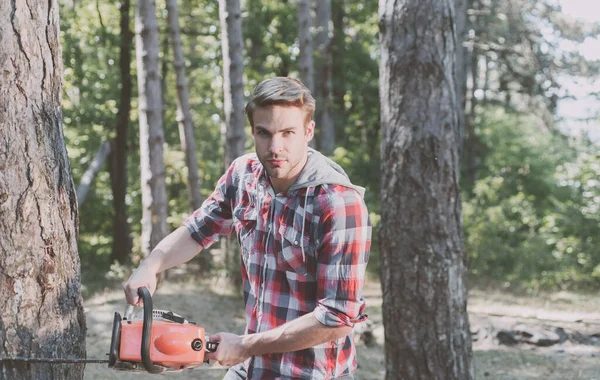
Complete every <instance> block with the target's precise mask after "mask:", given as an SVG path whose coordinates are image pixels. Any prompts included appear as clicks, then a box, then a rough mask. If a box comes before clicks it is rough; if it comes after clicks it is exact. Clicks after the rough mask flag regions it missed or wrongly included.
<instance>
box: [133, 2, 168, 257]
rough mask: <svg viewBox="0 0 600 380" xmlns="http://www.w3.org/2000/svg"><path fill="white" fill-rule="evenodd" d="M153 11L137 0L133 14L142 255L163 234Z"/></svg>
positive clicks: (164, 211)
mask: <svg viewBox="0 0 600 380" xmlns="http://www.w3.org/2000/svg"><path fill="white" fill-rule="evenodd" d="M155 9H156V4H155V2H154V0H138V1H137V6H136V14H135V25H136V27H135V28H136V38H135V42H136V57H137V59H136V61H137V73H138V94H139V95H138V96H139V100H138V104H139V106H138V108H139V119H140V172H141V181H142V253H143V254H144V255H148V254H149V253H150V252H151V251H152V249H153V248H154V247H155V246H156V244H158V242H159V241H161V240H162V239H163V238H164V237H165V236H166V234H167V222H166V220H167V191H166V185H165V164H164V158H163V143H164V140H165V139H164V134H163V120H162V97H161V84H160V76H159V62H158V46H159V44H158V26H157V23H156V14H155Z"/></svg>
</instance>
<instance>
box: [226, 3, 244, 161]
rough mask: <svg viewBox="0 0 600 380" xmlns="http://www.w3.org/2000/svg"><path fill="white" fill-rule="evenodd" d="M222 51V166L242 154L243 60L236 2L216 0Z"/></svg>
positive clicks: (238, 6) (239, 21) (239, 14)
mask: <svg viewBox="0 0 600 380" xmlns="http://www.w3.org/2000/svg"><path fill="white" fill-rule="evenodd" d="M219 15H220V18H221V49H222V51H223V97H224V104H223V108H224V111H225V123H226V125H227V132H226V141H225V167H228V166H229V164H231V162H233V160H235V159H236V158H237V157H239V156H241V155H243V154H244V152H245V143H246V133H245V131H244V125H245V119H244V78H243V75H244V61H243V56H242V51H243V46H242V42H243V39H242V15H241V11H240V1H239V0H219Z"/></svg>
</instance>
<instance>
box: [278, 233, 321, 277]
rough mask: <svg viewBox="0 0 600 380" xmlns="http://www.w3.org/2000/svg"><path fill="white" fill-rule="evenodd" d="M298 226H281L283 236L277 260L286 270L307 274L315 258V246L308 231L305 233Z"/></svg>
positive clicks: (302, 274) (301, 274)
mask: <svg viewBox="0 0 600 380" xmlns="http://www.w3.org/2000/svg"><path fill="white" fill-rule="evenodd" d="M298 227H299V226H285V225H282V226H281V227H280V232H281V237H282V238H281V242H280V244H279V248H280V249H279V252H278V253H279V255H278V257H277V260H278V261H279V264H280V265H281V266H282V267H283V268H284V269H285V270H286V271H292V272H295V273H296V274H298V275H300V276H306V275H307V274H308V272H309V271H308V268H309V266H310V263H311V262H312V261H313V260H314V253H315V248H314V244H313V243H312V242H311V239H310V238H309V237H308V236H306V233H305V234H304V235H303V234H302V230H301V229H300V228H298ZM305 232H306V231H305Z"/></svg>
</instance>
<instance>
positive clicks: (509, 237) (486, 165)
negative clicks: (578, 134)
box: [463, 107, 600, 287]
mask: <svg viewBox="0 0 600 380" xmlns="http://www.w3.org/2000/svg"><path fill="white" fill-rule="evenodd" d="M484 114H485V116H481V120H480V123H479V124H478V126H479V131H478V132H479V133H478V135H479V136H480V138H481V139H482V142H483V143H484V145H485V148H486V154H485V156H484V158H483V161H482V163H481V168H480V170H479V173H480V178H479V179H478V180H477V181H476V183H475V187H474V190H473V195H472V196H471V197H470V198H467V197H468V195H466V196H465V201H464V206H463V216H464V229H465V243H466V247H467V250H468V252H469V255H470V270H471V273H472V274H473V275H475V276H476V277H480V278H488V279H492V280H501V281H509V282H516V283H521V284H526V285H530V286H534V287H539V286H546V287H548V286H551V287H555V286H560V287H569V286H571V287H585V286H592V285H597V284H598V283H599V282H598V280H599V277H600V276H598V272H599V270H600V266H599V264H600V249H599V247H600V245H599V241H598V236H600V223H599V221H600V220H599V217H598V209H599V207H600V196H599V192H598V190H599V183H598V180H597V179H598V178H600V170H599V169H600V156H599V155H598V154H593V153H592V152H593V149H592V146H588V147H587V148H584V147H582V146H578V145H577V144H580V143H579V142H569V141H567V140H566V139H565V138H564V137H563V136H561V135H558V134H555V133H551V132H549V131H546V130H543V129H539V128H537V127H536V126H535V124H534V123H532V120H531V119H528V118H527V117H524V116H518V115H515V114H506V113H505V111H504V110H503V109H499V108H493V107H490V108H489V109H486V112H485V113H484Z"/></svg>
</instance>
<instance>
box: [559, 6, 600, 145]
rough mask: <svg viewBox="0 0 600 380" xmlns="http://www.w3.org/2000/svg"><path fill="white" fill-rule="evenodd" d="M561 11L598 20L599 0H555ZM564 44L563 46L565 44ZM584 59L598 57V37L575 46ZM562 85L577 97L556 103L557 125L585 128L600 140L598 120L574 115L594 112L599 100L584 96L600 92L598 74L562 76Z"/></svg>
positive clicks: (571, 129)
mask: <svg viewBox="0 0 600 380" xmlns="http://www.w3.org/2000/svg"><path fill="white" fill-rule="evenodd" d="M558 3H560V5H561V7H562V10H563V12H564V13H565V14H568V15H570V16H573V17H575V18H578V19H581V20H583V21H588V22H600V0H558ZM565 47H567V46H565ZM577 48H578V49H579V50H580V51H581V53H582V54H583V55H584V57H585V58H586V59H588V60H600V38H587V39H586V40H585V41H584V43H583V44H582V45H581V46H578V47H577ZM561 82H562V84H563V86H564V87H565V89H567V91H568V92H569V93H571V94H572V95H574V96H575V97H576V98H577V99H574V100H561V101H560V102H559V104H558V109H557V116H558V117H559V118H561V119H563V121H562V122H561V123H560V126H561V127H562V128H563V129H564V130H565V131H567V132H569V133H572V134H578V133H580V132H581V131H582V130H583V131H587V133H588V134H589V136H590V137H591V138H592V140H594V141H596V142H599V143H600V122H599V121H598V120H596V121H587V122H583V121H579V120H578V119H581V118H585V117H590V116H593V115H597V114H598V111H599V110H600V101H599V100H598V99H594V98H592V97H590V96H587V94H589V93H590V92H600V78H598V79H595V80H589V81H578V80H574V79H573V78H563V80H562V81H561Z"/></svg>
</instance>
